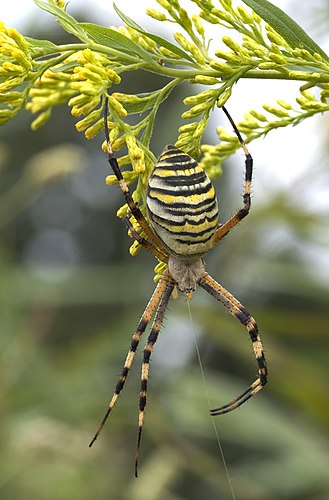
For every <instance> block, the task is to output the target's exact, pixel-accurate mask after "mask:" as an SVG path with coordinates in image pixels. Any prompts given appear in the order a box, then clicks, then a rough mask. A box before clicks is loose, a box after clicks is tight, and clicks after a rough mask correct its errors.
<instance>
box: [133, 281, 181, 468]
mask: <svg viewBox="0 0 329 500" xmlns="http://www.w3.org/2000/svg"><path fill="white" fill-rule="evenodd" d="M174 287H175V282H174V281H173V280H170V281H168V282H167V284H166V287H165V290H164V292H163V295H162V297H161V300H160V302H159V305H158V309H157V312H156V315H155V318H154V322H153V325H152V329H151V332H150V335H149V337H148V339H147V343H146V345H145V347H144V352H143V363H142V375H141V388H140V393H139V415H138V435H137V444H136V459H135V477H137V475H138V462H139V450H140V445H141V439H142V430H143V423H144V411H145V406H146V397H147V383H148V378H149V368H150V357H151V353H152V351H153V347H154V344H155V343H156V341H157V339H158V335H159V333H160V329H161V326H162V322H163V319H164V314H165V311H166V309H167V306H168V302H169V299H170V296H171V294H172V291H173V289H174Z"/></svg>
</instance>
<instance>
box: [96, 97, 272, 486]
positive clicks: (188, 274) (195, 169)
mask: <svg viewBox="0 0 329 500" xmlns="http://www.w3.org/2000/svg"><path fill="white" fill-rule="evenodd" d="M222 109H223V111H224V113H225V114H226V116H227V117H228V119H229V121H230V123H231V125H232V127H233V129H234V131H235V133H236V135H237V137H238V139H239V141H240V144H241V147H242V149H243V151H244V154H245V157H246V159H245V182H244V193H243V207H242V208H241V209H240V210H239V211H238V212H237V213H236V214H235V215H233V216H232V217H231V218H230V219H228V220H227V221H226V222H225V223H224V224H218V203H217V199H216V194H215V190H214V187H213V185H212V182H211V181H210V179H209V177H208V176H207V174H206V173H205V172H204V170H203V169H202V168H201V167H200V165H198V163H197V162H196V161H195V160H194V159H193V158H191V157H190V156H189V155H187V154H186V153H184V152H183V151H181V150H179V149H177V148H176V147H175V146H166V147H165V149H164V150H163V152H162V154H161V155H160V157H159V159H158V161H157V163H156V165H155V166H154V168H153V171H152V173H151V176H150V179H149V182H148V187H147V197H146V202H147V211H148V218H149V222H148V221H147V220H146V219H145V218H144V216H143V214H142V213H141V211H140V209H139V207H138V206H137V204H136V203H135V202H134V200H133V198H132V196H131V194H130V192H129V188H128V186H127V184H126V182H125V180H124V178H123V175H122V172H121V170H120V168H119V166H118V163H117V160H116V158H115V156H114V154H113V152H112V149H111V145H110V142H109V131H108V125H107V114H108V112H107V100H106V101H105V113H104V114H105V120H104V127H105V134H106V140H107V150H108V160H109V163H110V166H111V168H112V170H113V172H114V174H115V175H116V177H117V179H118V183H119V186H120V189H121V190H122V192H123V195H124V198H125V200H126V203H127V204H128V207H129V209H130V213H131V215H132V216H133V217H134V218H135V220H136V221H137V222H138V223H139V225H140V227H141V229H142V230H143V232H144V234H145V235H146V236H145V237H142V236H141V235H140V234H138V233H137V232H136V231H135V230H134V228H133V227H132V225H131V223H130V221H129V219H128V218H126V220H125V222H126V224H127V226H128V228H129V229H130V231H131V234H132V235H133V237H134V238H135V239H136V240H137V241H138V242H139V243H140V244H141V245H142V246H144V247H145V248H146V249H147V250H148V251H149V252H151V253H152V254H153V255H154V256H155V257H157V258H158V259H159V260H160V261H162V262H165V263H167V270H166V271H165V272H164V274H163V276H162V277H161V279H160V281H159V282H158V284H157V286H156V288H155V290H154V292H153V294H152V297H151V298H150V300H149V302H148V304H147V306H146V309H145V311H144V312H143V314H142V316H141V318H140V321H139V323H138V325H137V328H136V330H135V333H134V334H133V336H132V338H131V343H130V349H129V352H128V354H127V357H126V360H125V363H124V367H123V369H122V372H121V375H120V377H119V380H118V382H117V384H116V387H115V390H114V394H113V396H112V399H111V400H110V402H109V405H108V408H107V411H106V413H105V415H104V417H103V419H102V421H101V423H100V425H99V427H98V430H97V432H96V434H95V435H94V437H93V439H92V441H91V442H90V444H89V446H92V444H93V443H94V442H95V440H96V439H97V437H98V435H99V433H100V432H101V430H102V428H103V426H104V424H105V422H106V420H107V418H108V416H109V414H110V412H111V411H112V409H113V407H114V406H115V404H116V402H117V400H118V397H119V394H120V392H121V391H122V389H123V387H124V384H125V382H126V379H127V376H128V373H129V370H130V368H131V365H132V363H133V360H134V357H135V353H136V351H137V348H138V345H139V342H140V339H141V336H142V334H143V333H144V331H145V330H146V328H147V326H148V323H149V322H150V320H151V319H152V317H153V316H154V320H153V324H152V327H151V331H150V334H149V337H148V339H147V342H146V345H145V347H144V350H143V361H142V372H141V386H140V397H139V418H138V437H137V446H136V460H135V475H136V477H137V468H138V460H139V449H140V443H141V435H142V429H143V423H144V411H145V406H146V398H147V385H148V378H149V363H150V357H151V353H152V351H153V348H154V345H155V343H156V341H157V338H158V335H159V333H160V329H161V326H162V322H163V319H164V314H165V311H166V308H167V306H168V303H169V300H170V297H171V295H172V293H173V291H174V289H175V288H178V289H179V290H180V291H181V292H183V293H184V294H185V297H186V298H187V299H188V300H190V299H191V298H192V293H193V291H194V290H195V288H196V286H197V285H198V286H200V287H201V288H203V289H204V290H205V291H206V292H207V293H209V294H210V295H212V296H213V297H214V298H215V299H216V300H217V301H219V302H221V303H222V305H223V306H224V307H225V308H226V310H227V311H228V312H229V313H230V314H231V315H232V316H234V317H235V318H236V319H238V321H239V322H240V323H242V325H244V326H245V327H246V328H247V331H248V334H249V337H250V340H251V343H252V347H253V352H254V355H255V358H256V362H257V367H258V378H257V379H256V380H255V381H254V382H253V383H252V384H251V385H250V386H249V387H248V389H247V390H246V391H244V392H243V393H242V394H240V395H239V396H238V397H237V398H235V399H233V400H232V401H231V402H230V403H228V404H226V405H223V406H220V407H218V408H215V409H213V410H211V412H210V413H211V415H212V416H215V415H220V414H223V413H228V412H230V411H232V410H234V409H235V408H237V407H239V406H241V405H242V404H243V403H244V402H246V401H247V400H248V399H249V398H251V397H252V396H254V395H255V394H257V392H259V391H260V390H261V389H262V388H263V386H264V385H265V384H266V382H267V367H266V362H265V357H264V351H263V346H262V342H261V339H260V336H259V332H258V327H257V324H256V321H255V320H254V318H253V317H252V316H251V315H250V314H249V312H248V311H247V310H246V308H245V307H244V306H243V305H242V304H241V303H240V302H239V301H238V300H237V299H236V298H235V297H233V295H231V294H230V293H229V292H228V291H227V290H225V288H224V287H223V286H222V285H220V284H219V283H217V281H215V280H214V279H213V278H212V277H211V276H209V275H208V273H206V271H205V268H204V264H203V259H202V257H203V256H204V255H205V254H206V253H207V252H208V251H209V250H211V249H212V248H213V247H214V246H215V245H216V244H217V243H218V242H219V241H220V240H221V239H222V238H223V237H224V236H225V235H226V234H228V233H229V231H230V230H231V229H232V228H233V227H235V226H236V225H237V224H238V223H239V222H240V221H241V220H242V219H243V218H244V217H246V215H248V213H249V209H250V203H251V200H250V189H251V179H252V165H253V160H252V157H251V155H250V153H249V151H248V149H247V147H246V145H245V143H244V142H243V140H242V138H241V135H240V133H239V131H238V129H237V127H236V125H235V124H234V122H233V120H232V118H231V116H230V115H229V113H228V112H227V110H226V109H225V108H224V107H223V108H222Z"/></svg>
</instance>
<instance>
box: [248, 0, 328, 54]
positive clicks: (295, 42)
mask: <svg viewBox="0 0 329 500" xmlns="http://www.w3.org/2000/svg"><path fill="white" fill-rule="evenodd" d="M243 2H244V3H245V4H246V5H248V7H250V8H251V9H252V10H253V11H254V12H256V14H258V15H259V16H260V17H261V18H262V19H263V20H264V21H265V22H266V23H267V24H269V25H270V26H271V27H272V28H273V29H274V30H275V31H277V33H279V35H281V36H282V38H284V39H285V40H286V42H288V43H289V45H290V46H291V47H293V48H302V49H306V50H308V51H309V52H311V53H312V54H313V53H315V52H317V53H318V54H320V55H321V56H322V57H323V58H325V59H326V60H329V58H328V56H327V54H326V53H325V52H324V51H323V50H322V49H321V47H319V46H318V44H317V43H316V42H315V41H314V40H312V38H310V37H309V36H308V34H307V33H306V32H305V31H304V30H303V28H301V27H300V26H299V24H297V23H296V22H295V21H294V20H293V19H291V17H289V16H288V15H287V14H286V13H285V12H283V11H282V10H281V9H279V7H276V6H275V5H273V4H272V3H271V2H268V1H267V0H243Z"/></svg>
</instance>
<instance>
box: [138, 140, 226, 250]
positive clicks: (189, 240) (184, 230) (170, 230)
mask: <svg viewBox="0 0 329 500" xmlns="http://www.w3.org/2000/svg"><path fill="white" fill-rule="evenodd" d="M147 208H148V214H149V219H150V223H151V226H152V228H153V230H154V231H155V233H156V234H157V235H158V236H159V237H160V238H161V240H162V241H163V242H164V244H165V245H166V246H167V248H168V249H169V251H170V253H174V254H176V255H178V256H181V257H194V256H201V255H204V254H205V253H207V252H208V251H209V250H210V248H211V247H212V242H213V236H214V233H215V230H216V226H217V222H218V204H217V198H216V193H215V189H214V187H213V185H212V182H211V180H210V179H209V177H208V176H207V174H206V173H205V171H204V170H203V168H202V167H200V166H199V165H198V163H197V162H196V161H195V160H194V159H193V158H191V156H189V155H188V154H186V153H184V152H183V151H181V150H180V149H177V148H176V147H175V146H166V147H165V149H164V150H163V152H162V154H161V156H160V158H159V160H158V162H157V163H156V165H155V166H154V169H153V171H152V174H151V177H150V179H149V183H148V191H147Z"/></svg>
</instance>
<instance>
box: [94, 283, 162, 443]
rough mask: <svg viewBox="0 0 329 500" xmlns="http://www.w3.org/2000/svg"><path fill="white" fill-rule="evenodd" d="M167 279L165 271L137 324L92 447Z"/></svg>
mask: <svg viewBox="0 0 329 500" xmlns="http://www.w3.org/2000/svg"><path fill="white" fill-rule="evenodd" d="M167 279H168V277H167V273H165V274H164V275H163V277H162V278H161V280H160V281H159V283H158V285H157V287H156V289H155V290H154V292H153V294H152V297H151V298H150V300H149V303H148V304H147V306H146V309H145V311H144V312H143V314H142V317H141V319H140V321H139V323H138V325H137V328H136V331H135V333H134V335H133V336H132V339H131V344H130V349H129V352H128V354H127V357H126V361H125V363H124V367H123V369H122V372H121V375H120V377H119V380H118V382H117V384H116V387H115V390H114V394H113V396H112V399H111V401H110V403H109V405H108V408H107V410H106V413H105V415H104V417H103V419H102V421H101V423H100V425H99V427H98V429H97V432H96V433H95V435H94V437H93V439H92V440H91V441H90V444H89V447H91V446H92V445H93V444H94V442H95V441H96V439H97V438H98V436H99V434H100V433H101V431H102V429H103V427H104V424H105V422H106V420H107V418H108V416H109V415H110V413H111V411H112V409H113V407H114V406H115V404H116V402H117V400H118V397H119V394H120V392H121V391H122V389H123V387H124V385H125V382H126V380H127V376H128V373H129V370H130V368H131V365H132V363H133V360H134V357H135V353H136V350H137V347H138V344H139V341H140V339H141V336H142V334H143V333H144V331H145V329H146V327H147V325H148V323H149V321H150V320H151V318H152V316H153V314H154V311H155V309H156V307H157V305H158V303H159V301H160V299H161V296H162V294H163V293H164V291H165V290H166V288H167Z"/></svg>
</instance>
